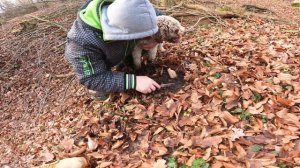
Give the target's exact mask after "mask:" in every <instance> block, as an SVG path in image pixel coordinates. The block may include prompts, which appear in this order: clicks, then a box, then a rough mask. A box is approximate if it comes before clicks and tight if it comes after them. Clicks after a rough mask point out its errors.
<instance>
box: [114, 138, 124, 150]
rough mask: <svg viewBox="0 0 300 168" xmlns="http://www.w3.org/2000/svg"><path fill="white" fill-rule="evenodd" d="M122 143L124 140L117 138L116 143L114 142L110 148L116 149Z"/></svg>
mask: <svg viewBox="0 0 300 168" xmlns="http://www.w3.org/2000/svg"><path fill="white" fill-rule="evenodd" d="M123 143H124V141H123V140H119V141H117V142H116V143H114V144H113V146H112V147H111V150H114V149H117V148H119V147H120V146H122V145H123Z"/></svg>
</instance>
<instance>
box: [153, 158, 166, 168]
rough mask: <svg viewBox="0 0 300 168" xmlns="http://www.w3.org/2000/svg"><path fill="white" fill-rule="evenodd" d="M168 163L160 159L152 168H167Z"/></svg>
mask: <svg viewBox="0 0 300 168" xmlns="http://www.w3.org/2000/svg"><path fill="white" fill-rule="evenodd" d="M166 163H167V161H166V160H164V159H158V160H157V161H156V162H155V163H154V165H153V167H152V168H167V165H166Z"/></svg>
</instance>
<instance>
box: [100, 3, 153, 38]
mask: <svg viewBox="0 0 300 168" xmlns="http://www.w3.org/2000/svg"><path fill="white" fill-rule="evenodd" d="M101 12H102V13H101V26H102V31H103V38H104V40H133V39H139V38H144V37H148V36H151V35H153V34H155V33H156V32H157V31H158V26H157V21H156V13H155V10H154V8H153V6H152V4H151V3H150V2H149V1H148V0H115V1H114V2H113V3H112V4H110V5H106V6H103V8H102V10H101Z"/></svg>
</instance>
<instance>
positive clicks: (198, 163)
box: [191, 158, 209, 168]
mask: <svg viewBox="0 0 300 168" xmlns="http://www.w3.org/2000/svg"><path fill="white" fill-rule="evenodd" d="M191 168H209V164H208V163H206V161H205V160H204V159H202V158H198V159H196V160H194V161H193V162H192V166H191Z"/></svg>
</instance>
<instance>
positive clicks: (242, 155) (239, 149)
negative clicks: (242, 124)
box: [235, 143, 247, 158]
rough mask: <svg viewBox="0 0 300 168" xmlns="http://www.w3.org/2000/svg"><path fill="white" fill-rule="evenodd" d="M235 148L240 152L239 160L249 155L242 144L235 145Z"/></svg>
mask: <svg viewBox="0 0 300 168" xmlns="http://www.w3.org/2000/svg"><path fill="white" fill-rule="evenodd" d="M235 147H236V150H237V152H238V158H243V157H245V156H246V155H247V152H246V151H245V150H244V148H243V147H242V146H241V145H240V144H238V143H235Z"/></svg>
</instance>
